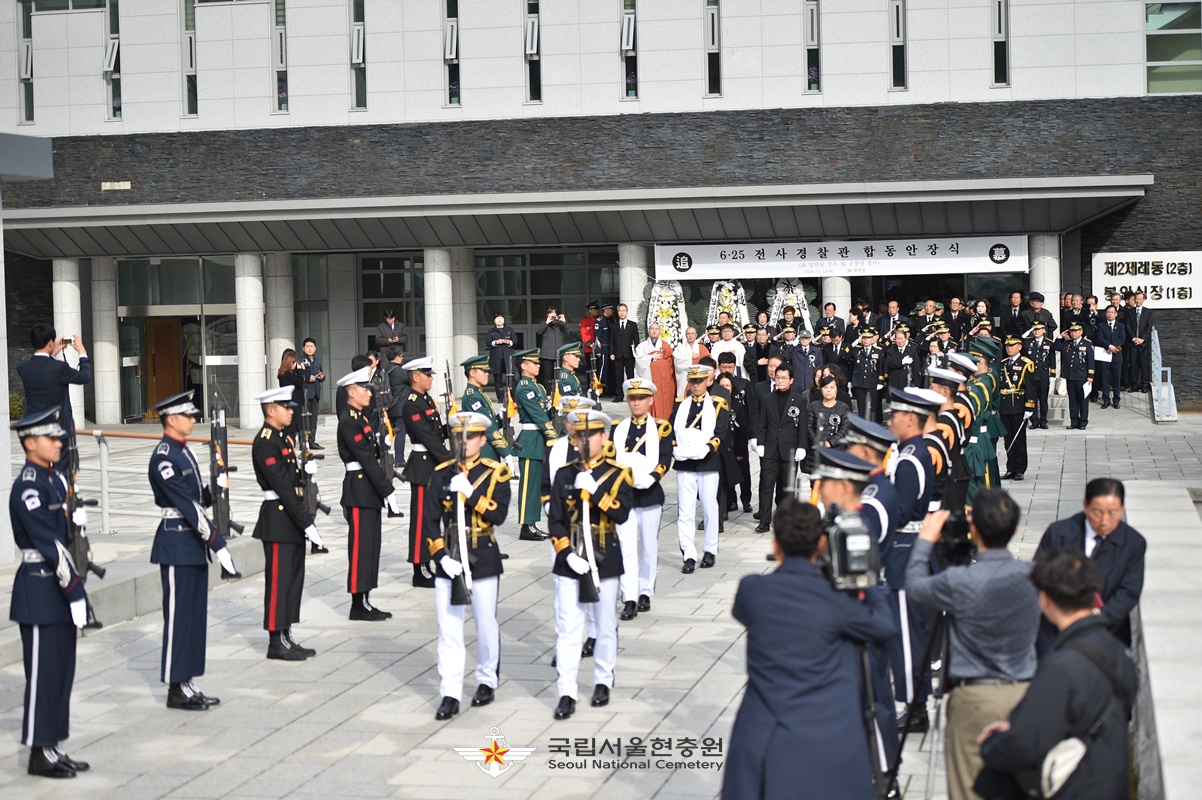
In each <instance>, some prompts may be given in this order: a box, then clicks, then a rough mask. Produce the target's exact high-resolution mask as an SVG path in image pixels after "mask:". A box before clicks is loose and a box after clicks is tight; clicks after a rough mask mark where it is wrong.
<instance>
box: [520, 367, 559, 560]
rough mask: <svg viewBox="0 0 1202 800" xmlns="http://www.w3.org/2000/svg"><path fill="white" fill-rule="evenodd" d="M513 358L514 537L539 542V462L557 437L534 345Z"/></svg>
mask: <svg viewBox="0 0 1202 800" xmlns="http://www.w3.org/2000/svg"><path fill="white" fill-rule="evenodd" d="M514 358H515V359H517V362H518V369H519V370H520V371H521V373H522V377H521V379H520V380H519V381H518V385H517V390H516V391H515V392H514V398H513V399H514V402H515V403H516V404H517V407H518V422H519V426H520V427H521V431H520V432H519V433H518V444H520V445H521V446H522V447H521V452H520V454H519V458H518V465H519V466H518V470H519V472H520V473H521V475H520V478H519V482H518V522H520V523H521V525H522V531H521V533H520V534H519V535H518V538H519V539H522V540H524V541H528V542H541V541H543V540H544V539H546V538H547V534H546V533H544V532H543V531H541V530H539V528H538V521H539V518H540V517H541V515H542V502H541V501H542V491H541V489H542V485H543V468H544V466H545V465H544V463H543V462H544V461H545V460H546V453H547V448H548V447H549V446H551V445H553V444H555V440H556V439H557V438H559V437H558V435H557V434H556V433H555V425H554V424H553V423H552V422H551V417H550V416H549V415H548V413H547V412H548V411H549V410H550V408H551V406H550V402H551V401H550V398H549V397H547V392H546V390H545V389H543V387H542V385H541V384H539V382H538V370H539V363H538V348H534V349H533V350H521V351H519V352H517V353H514Z"/></svg>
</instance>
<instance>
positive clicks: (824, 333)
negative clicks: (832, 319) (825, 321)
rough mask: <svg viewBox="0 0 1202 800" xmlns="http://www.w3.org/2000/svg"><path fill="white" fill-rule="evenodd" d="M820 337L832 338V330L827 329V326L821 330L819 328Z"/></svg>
mask: <svg viewBox="0 0 1202 800" xmlns="http://www.w3.org/2000/svg"><path fill="white" fill-rule="evenodd" d="M818 335H819V336H830V335H831V329H830V328H828V327H826V326H825V325H824V326H823V327H821V328H819V329H818Z"/></svg>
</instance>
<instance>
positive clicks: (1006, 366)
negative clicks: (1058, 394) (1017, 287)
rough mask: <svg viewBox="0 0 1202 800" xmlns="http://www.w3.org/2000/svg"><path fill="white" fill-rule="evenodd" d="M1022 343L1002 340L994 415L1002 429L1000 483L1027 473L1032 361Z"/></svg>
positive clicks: (1032, 402) (1032, 405) (1032, 401)
mask: <svg viewBox="0 0 1202 800" xmlns="http://www.w3.org/2000/svg"><path fill="white" fill-rule="evenodd" d="M1022 353H1023V340H1022V339H1020V338H1018V337H1017V336H1007V337H1006V360H1005V361H1003V362H1002V364H1001V378H1002V388H1001V391H1000V393H999V394H1000V400H999V401H998V413H999V415H1000V416H1001V418H1002V424H1003V425H1005V426H1006V440H1005V441H1006V445H1005V446H1006V474H1005V475H1003V476H1002V480H1004V481H1009V480H1015V481H1021V480H1022V479H1023V475H1024V474H1025V473H1026V471H1027V425H1026V422H1027V420H1029V419H1031V417H1032V416H1033V415H1034V414H1035V397H1034V396H1033V395H1032V394H1031V384H1030V383H1029V381H1030V379H1031V375H1032V373H1034V372H1035V362H1034V361H1032V360H1031V359H1029V358H1027V357H1026V356H1024V355H1023V354H1022Z"/></svg>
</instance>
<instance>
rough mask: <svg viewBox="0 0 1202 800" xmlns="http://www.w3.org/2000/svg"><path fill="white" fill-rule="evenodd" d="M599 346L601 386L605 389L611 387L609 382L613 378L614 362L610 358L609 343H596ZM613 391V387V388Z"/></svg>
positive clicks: (598, 358) (598, 365) (598, 360)
mask: <svg viewBox="0 0 1202 800" xmlns="http://www.w3.org/2000/svg"><path fill="white" fill-rule="evenodd" d="M596 347H597V353H598V355H597V369H599V370H600V371H601V386H602V388H603V389H611V387H610V385H609V382H610V380H612V378H613V371H614V370H613V364H612V363H610V360H609V345H607V344H602V345H596ZM611 393H612V389H611Z"/></svg>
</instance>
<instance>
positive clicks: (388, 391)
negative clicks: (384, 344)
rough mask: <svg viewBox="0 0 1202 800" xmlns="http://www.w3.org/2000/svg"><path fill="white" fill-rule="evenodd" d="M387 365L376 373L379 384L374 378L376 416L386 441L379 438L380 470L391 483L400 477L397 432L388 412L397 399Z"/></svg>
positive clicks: (381, 366)
mask: <svg viewBox="0 0 1202 800" xmlns="http://www.w3.org/2000/svg"><path fill="white" fill-rule="evenodd" d="M385 363H387V362H381V364H380V367H379V368H378V369H377V371H376V372H377V375H379V376H380V379H379V381H378V382H377V381H376V380H375V378H374V376H373V383H377V385H376V387H375V389H376V391H375V392H374V394H375V402H376V414H377V415H378V416H379V417H380V427H381V428H382V429H383V430H382V431H381V433H382V434H383V439H384V441H383V442H379V438H377V442H378V443H379V451H380V455H379V458H378V461H379V462H380V469H381V470H383V471H384V476H385V477H387V478H388V480H389V481H390V482H391V481H392V479H393V478H394V477H397V478H399V477H400V475H399V474H398V473H397V469H396V450H394V449H393V443H394V442H395V441H396V431H395V430H394V429H393V427H392V420H391V419H390V418H389V416H388V411H389V409H390V408H391V407H392V404H393V402H394V400H395V398H394V397H393V396H392V379H391V378H390V377H389V375H388V373H387V372H385V371H384V364H385ZM393 369H399V367H396V366H393Z"/></svg>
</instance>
